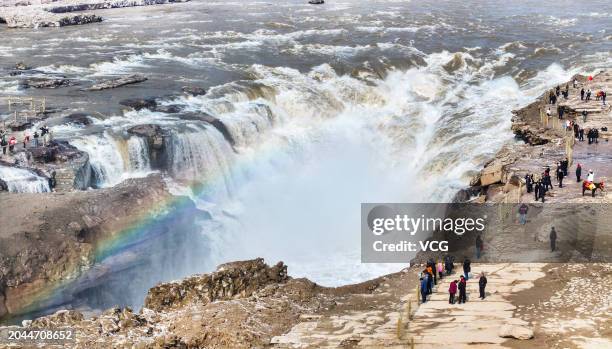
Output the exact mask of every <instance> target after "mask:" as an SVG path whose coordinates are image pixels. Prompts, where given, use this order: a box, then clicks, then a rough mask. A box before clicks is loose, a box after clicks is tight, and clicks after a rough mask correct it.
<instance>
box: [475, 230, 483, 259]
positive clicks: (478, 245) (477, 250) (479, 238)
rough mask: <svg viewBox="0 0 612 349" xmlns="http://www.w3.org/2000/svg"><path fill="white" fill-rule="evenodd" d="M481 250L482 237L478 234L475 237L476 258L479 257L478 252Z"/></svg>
mask: <svg viewBox="0 0 612 349" xmlns="http://www.w3.org/2000/svg"><path fill="white" fill-rule="evenodd" d="M481 252H482V238H481V237H480V235H478V236H477V237H476V259H480V253H481Z"/></svg>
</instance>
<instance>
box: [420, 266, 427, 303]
mask: <svg viewBox="0 0 612 349" xmlns="http://www.w3.org/2000/svg"><path fill="white" fill-rule="evenodd" d="M427 279H428V276H427V273H423V276H422V277H421V303H425V302H427V285H428V284H429V281H428V280H427Z"/></svg>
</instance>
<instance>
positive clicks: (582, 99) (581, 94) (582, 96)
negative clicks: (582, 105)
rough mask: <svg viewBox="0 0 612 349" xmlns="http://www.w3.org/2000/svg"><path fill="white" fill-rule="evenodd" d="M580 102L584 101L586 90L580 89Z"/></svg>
mask: <svg viewBox="0 0 612 349" xmlns="http://www.w3.org/2000/svg"><path fill="white" fill-rule="evenodd" d="M580 100H581V101H584V88H581V89H580Z"/></svg>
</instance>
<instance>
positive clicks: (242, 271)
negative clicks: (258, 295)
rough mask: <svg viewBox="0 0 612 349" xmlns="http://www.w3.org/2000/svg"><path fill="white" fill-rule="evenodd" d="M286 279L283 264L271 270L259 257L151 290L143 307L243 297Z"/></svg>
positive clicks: (159, 309)
mask: <svg viewBox="0 0 612 349" xmlns="http://www.w3.org/2000/svg"><path fill="white" fill-rule="evenodd" d="M287 280H288V276H287V266H286V265H284V264H283V262H279V263H277V264H276V265H274V266H272V267H269V266H268V265H266V264H265V263H264V260H263V258H258V259H254V260H249V261H241V262H233V263H227V264H222V265H220V266H219V267H218V268H217V271H216V272H214V273H211V274H205V275H198V276H194V277H190V278H187V279H184V280H182V281H180V282H176V283H166V284H160V285H157V286H155V287H153V288H151V289H150V290H149V293H148V294H147V297H146V298H145V307H147V308H149V309H152V310H157V311H161V310H168V309H170V308H174V307H179V306H184V305H186V304H194V303H198V304H208V303H211V302H214V301H217V300H230V299H234V298H244V297H248V296H250V295H251V294H253V293H254V292H255V291H258V290H260V289H263V288H264V287H265V286H267V285H270V284H277V283H281V282H285V281H287Z"/></svg>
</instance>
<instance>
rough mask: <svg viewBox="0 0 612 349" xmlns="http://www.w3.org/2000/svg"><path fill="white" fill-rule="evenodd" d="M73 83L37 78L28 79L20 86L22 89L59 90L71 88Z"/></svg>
mask: <svg viewBox="0 0 612 349" xmlns="http://www.w3.org/2000/svg"><path fill="white" fill-rule="evenodd" d="M72 85H75V83H74V82H73V81H71V80H69V79H64V78H58V79H46V78H42V79H41V78H37V79H28V80H25V81H24V82H23V84H22V86H23V87H24V88H59V87H66V86H72Z"/></svg>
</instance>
